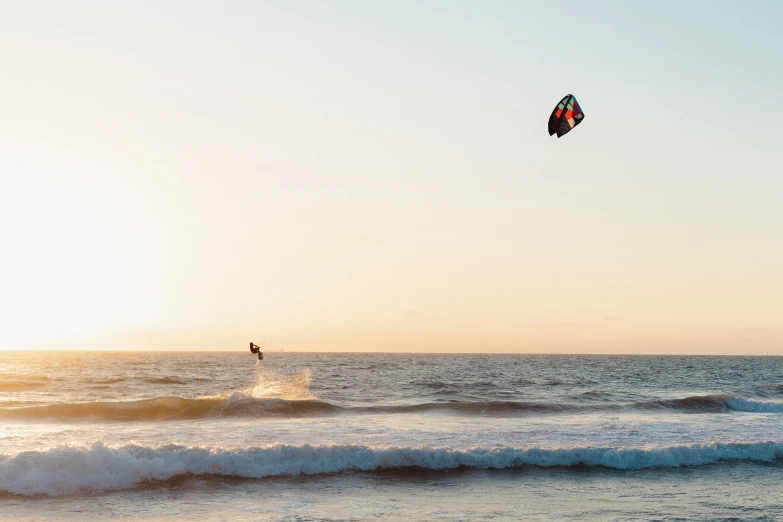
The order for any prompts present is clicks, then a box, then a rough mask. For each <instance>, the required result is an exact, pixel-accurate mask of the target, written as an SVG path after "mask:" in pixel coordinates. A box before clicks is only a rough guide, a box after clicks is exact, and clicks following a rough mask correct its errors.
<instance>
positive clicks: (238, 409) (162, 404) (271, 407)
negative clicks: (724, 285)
mask: <svg viewBox="0 0 783 522" xmlns="http://www.w3.org/2000/svg"><path fill="white" fill-rule="evenodd" d="M256 390H258V387H256V388H255V389H254V390H253V391H254V392H255V391H256ZM261 391H262V392H264V391H266V392H270V393H271V391H270V390H268V389H267V390H261ZM277 391H279V390H277ZM289 396H301V395H299V394H298V393H290V394H289ZM304 396H307V395H304ZM626 409H631V410H633V409H641V410H665V411H671V412H674V413H727V412H731V411H738V412H754V413H783V403H782V402H770V401H758V400H750V399H742V398H738V397H731V396H726V395H705V396H694V397H686V398H683V399H669V400H657V401H649V402H641V403H635V404H629V405H622V404H582V405H576V404H554V403H535V402H517V401H487V402H457V401H455V402H426V403H420V404H403V405H374V406H353V407H351V406H340V405H337V404H332V403H330V402H327V401H321V400H318V399H316V398H313V399H282V398H276V397H257V396H255V395H248V394H246V393H243V392H235V393H233V394H232V395H231V396H214V397H202V398H196V399H187V398H182V397H157V398H155V399H147V400H139V401H130V402H87V403H76V404H54V405H48V406H29V407H22V408H0V416H2V417H5V418H15V419H26V420H49V419H52V420H71V421H159V420H195V419H203V418H209V417H257V418H264V417H273V418H287V417H317V416H322V415H334V414H354V415H356V414H399V413H444V414H458V415H483V416H490V417H493V416H494V417H502V416H509V415H523V414H555V413H583V412H600V411H619V410H626Z"/></svg>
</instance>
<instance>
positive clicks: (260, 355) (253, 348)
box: [250, 342, 264, 361]
mask: <svg viewBox="0 0 783 522" xmlns="http://www.w3.org/2000/svg"><path fill="white" fill-rule="evenodd" d="M250 353H257V354H258V360H259V361H261V360H263V359H264V354H263V353H261V347H260V346H258V345H257V344H253V343H252V342H251V343H250Z"/></svg>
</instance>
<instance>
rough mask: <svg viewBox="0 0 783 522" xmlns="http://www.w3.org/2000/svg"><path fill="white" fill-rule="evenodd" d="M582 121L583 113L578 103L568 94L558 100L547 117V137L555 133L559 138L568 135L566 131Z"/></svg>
mask: <svg viewBox="0 0 783 522" xmlns="http://www.w3.org/2000/svg"><path fill="white" fill-rule="evenodd" d="M584 119H585V113H584V112H582V108H581V107H580V106H579V102H577V101H576V98H575V97H574V95H573V94H568V95H566V96H565V97H564V98H563V99H562V100H560V103H558V104H557V107H555V110H553V111H552V115H551V116H550V117H549V135H550V136H551V135H553V134H555V133H557V137H558V138H559V137H560V136H562V135H563V134H568V131H570V130H571V129H573V128H574V127H576V126H577V125H579V124H580V123H582V120H584Z"/></svg>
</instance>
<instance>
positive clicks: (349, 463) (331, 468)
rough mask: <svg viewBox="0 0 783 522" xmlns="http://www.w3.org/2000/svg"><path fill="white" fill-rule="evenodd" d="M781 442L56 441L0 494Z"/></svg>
mask: <svg viewBox="0 0 783 522" xmlns="http://www.w3.org/2000/svg"><path fill="white" fill-rule="evenodd" d="M781 459H783V443H781V442H757V443H715V444H695V445H679V446H645V447H567V448H482V447H474V448H470V449H465V450H457V449H453V448H449V447H429V446H419V447H388V446H358V445H328V446H313V445H309V444H303V445H298V446H296V445H281V444H275V445H270V446H265V447H256V448H248V449H221V448H205V447H188V446H182V445H173V444H172V445H165V446H158V447H150V446H140V445H134V444H131V445H126V446H120V447H110V446H107V445H105V444H103V443H95V444H93V445H92V446H90V447H70V446H62V447H57V448H53V449H49V450H46V451H27V452H23V453H19V454H17V455H12V456H11V455H7V456H0V492H6V493H12V494H18V495H51V496H56V495H68V494H74V493H77V492H82V491H87V492H96V491H106V490H115V489H124V488H129V487H133V486H136V485H138V484H141V483H145V482H151V481H161V480H169V479H172V478H175V477H178V476H183V475H197V476H207V477H208V476H232V477H244V478H262V477H270V476H284V475H312V474H323V473H339V472H342V471H351V470H357V471H368V472H369V471H375V470H382V469H411V470H416V469H424V470H446V469H455V468H460V467H462V468H473V469H506V468H520V467H525V466H538V467H574V466H575V467H606V468H613V469H621V470H622V469H645V468H660V467H680V466H700V465H705V464H711V463H716V462H721V461H755V462H774V461H778V460H781Z"/></svg>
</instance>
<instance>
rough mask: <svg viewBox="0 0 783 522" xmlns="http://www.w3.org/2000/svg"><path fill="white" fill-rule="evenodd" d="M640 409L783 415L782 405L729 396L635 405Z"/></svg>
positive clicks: (702, 396)
mask: <svg viewBox="0 0 783 522" xmlns="http://www.w3.org/2000/svg"><path fill="white" fill-rule="evenodd" d="M637 406H639V407H642V408H663V409H671V410H676V411H683V412H688V413H724V412H728V411H738V412H754V413H783V403H781V402H774V401H759V400H752V399H743V398H740V397H733V396H731V395H697V396H693V397H685V398H684V399H669V400H659V401H650V402H644V403H637Z"/></svg>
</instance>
